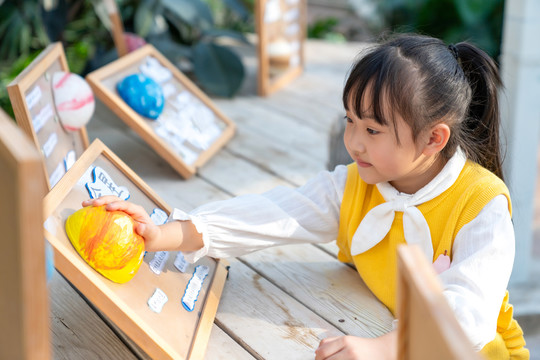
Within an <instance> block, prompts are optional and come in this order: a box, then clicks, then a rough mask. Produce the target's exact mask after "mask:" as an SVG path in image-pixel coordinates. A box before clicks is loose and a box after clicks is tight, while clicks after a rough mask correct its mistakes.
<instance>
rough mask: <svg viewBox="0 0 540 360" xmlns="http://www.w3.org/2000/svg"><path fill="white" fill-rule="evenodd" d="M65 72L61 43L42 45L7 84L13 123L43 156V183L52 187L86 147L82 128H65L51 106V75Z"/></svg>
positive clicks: (84, 132) (85, 134) (85, 135)
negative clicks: (36, 55)
mask: <svg viewBox="0 0 540 360" xmlns="http://www.w3.org/2000/svg"><path fill="white" fill-rule="evenodd" d="M57 71H64V72H69V67H68V64H67V60H66V55H65V53H64V48H63V46H62V44H61V43H59V42H57V43H54V44H51V45H49V46H47V47H46V48H45V50H43V51H42V52H41V54H39V56H38V57H37V58H36V59H34V61H32V63H31V64H30V65H28V66H27V67H26V68H25V69H24V70H23V71H22V72H21V73H20V74H19V75H18V76H17V77H16V78H15V79H14V80H13V81H12V82H11V83H10V84H9V85H8V88H7V89H8V93H9V98H10V100H11V105H12V106H13V112H14V113H15V119H16V120H17V124H18V125H19V126H20V127H21V128H22V129H23V130H24V131H25V132H26V134H28V136H30V138H31V139H32V140H33V141H34V143H35V144H36V146H37V147H38V149H40V151H41V153H42V155H43V166H44V168H45V174H46V179H47V184H48V186H49V188H52V187H53V186H54V185H55V184H56V183H57V182H58V181H59V180H60V178H61V177H62V176H63V175H64V174H65V173H66V171H67V170H68V169H69V167H70V166H71V165H72V164H73V162H74V161H75V160H76V159H78V158H79V156H81V154H82V153H83V152H84V150H85V149H86V148H87V147H88V135H87V133H86V128H84V127H83V128H81V129H80V130H78V131H74V132H71V131H66V130H64V128H63V127H62V125H61V124H60V120H59V118H58V113H57V110H56V108H55V106H54V99H53V92H52V75H53V74H54V73H55V72H57Z"/></svg>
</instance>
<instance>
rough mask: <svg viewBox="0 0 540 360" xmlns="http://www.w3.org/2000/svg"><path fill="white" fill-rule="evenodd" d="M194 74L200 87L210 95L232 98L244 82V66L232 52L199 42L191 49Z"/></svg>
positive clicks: (218, 46) (222, 47)
mask: <svg viewBox="0 0 540 360" xmlns="http://www.w3.org/2000/svg"><path fill="white" fill-rule="evenodd" d="M193 64H194V74H195V76H196V77H197V80H198V82H199V84H200V85H201V87H203V88H204V89H205V90H206V91H208V92H209V93H211V94H214V95H217V96H223V97H232V96H234V94H235V93H236V92H237V91H238V89H240V86H241V85H242V82H243V80H244V76H245V71H244V65H243V64H242V61H241V60H240V57H239V56H238V55H237V54H236V53H234V52H233V51H232V50H230V49H228V48H226V47H224V46H220V45H217V44H212V43H206V42H200V43H198V44H196V45H195V46H194V48H193Z"/></svg>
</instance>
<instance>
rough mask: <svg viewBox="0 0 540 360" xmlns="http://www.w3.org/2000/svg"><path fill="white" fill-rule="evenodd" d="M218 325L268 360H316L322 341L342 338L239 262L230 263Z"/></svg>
mask: <svg viewBox="0 0 540 360" xmlns="http://www.w3.org/2000/svg"><path fill="white" fill-rule="evenodd" d="M216 323H217V324H218V325H219V327H221V328H222V329H224V330H225V331H226V332H227V333H228V334H230V335H231V336H233V338H234V339H235V340H237V341H238V342H239V343H241V344H242V345H243V346H244V347H245V348H246V349H249V351H250V352H252V354H253V355H254V356H255V357H256V358H262V359H267V360H271V359H276V360H282V359H290V358H295V359H309V358H313V357H314V352H315V349H316V348H317V347H318V345H319V342H320V341H321V340H322V339H323V338H325V337H328V336H340V335H343V333H342V332H341V331H339V330H338V329H336V328H335V327H334V326H332V325H331V324H329V323H328V322H326V321H325V320H324V319H321V318H320V317H319V316H318V315H317V314H315V313H314V312H312V311H311V310H309V309H307V308H306V307H305V306H304V305H302V304H301V303H300V302H298V301H297V300H295V299H294V298H293V297H290V296H288V295H287V294H286V293H284V292H283V291H282V290H280V289H279V288H277V287H276V286H274V285H273V284H271V283H270V282H269V281H268V280H266V279H265V278H264V277H263V276H261V275H260V274H257V273H256V272H254V271H253V270H251V269H250V268H249V267H247V266H246V265H244V264H242V263H241V262H239V261H236V260H231V268H230V271H229V281H228V282H227V286H226V287H225V289H224V291H223V295H222V299H221V303H220V306H219V310H218V313H217V315H216Z"/></svg>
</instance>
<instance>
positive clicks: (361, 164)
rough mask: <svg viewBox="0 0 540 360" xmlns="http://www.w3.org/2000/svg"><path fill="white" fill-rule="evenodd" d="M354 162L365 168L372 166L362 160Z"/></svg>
mask: <svg viewBox="0 0 540 360" xmlns="http://www.w3.org/2000/svg"><path fill="white" fill-rule="evenodd" d="M356 164H358V166H360V167H363V168H367V167H370V166H372V165H371V164H370V163H367V162H363V161H360V160H356Z"/></svg>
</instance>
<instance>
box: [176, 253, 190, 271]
mask: <svg viewBox="0 0 540 360" xmlns="http://www.w3.org/2000/svg"><path fill="white" fill-rule="evenodd" d="M174 267H175V268H177V269H178V271H180V272H183V273H184V272H186V270H187V269H188V267H189V263H188V262H187V261H186V259H184V254H182V252H181V251H179V252H178V253H177V254H176V259H174Z"/></svg>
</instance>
